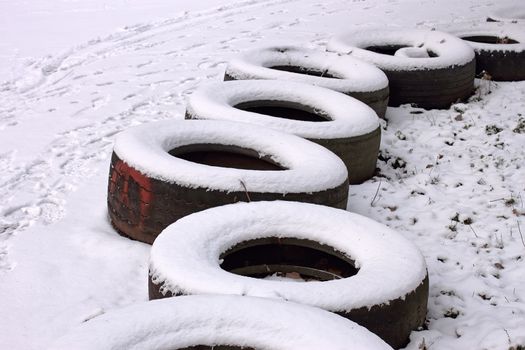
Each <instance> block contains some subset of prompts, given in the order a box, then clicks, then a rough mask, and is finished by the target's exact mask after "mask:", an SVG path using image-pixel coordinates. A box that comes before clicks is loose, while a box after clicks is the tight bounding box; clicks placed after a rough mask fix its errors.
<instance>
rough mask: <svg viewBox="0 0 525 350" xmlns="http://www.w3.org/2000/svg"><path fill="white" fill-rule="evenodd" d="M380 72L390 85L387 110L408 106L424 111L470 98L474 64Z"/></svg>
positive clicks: (472, 87) (473, 62)
mask: <svg viewBox="0 0 525 350" xmlns="http://www.w3.org/2000/svg"><path fill="white" fill-rule="evenodd" d="M384 72H385V74H386V75H387V77H388V80H389V81H390V100H389V103H388V105H389V106H391V107H398V106H400V105H402V104H407V103H410V104H412V105H414V106H417V107H420V108H424V109H448V108H450V105H451V104H453V103H456V102H458V101H462V100H466V99H467V98H469V97H470V96H471V95H472V93H473V91H474V77H475V72H476V61H475V60H472V61H470V62H468V63H467V64H464V65H461V66H453V67H448V68H442V69H431V70H413V71H388V70H385V71H384Z"/></svg>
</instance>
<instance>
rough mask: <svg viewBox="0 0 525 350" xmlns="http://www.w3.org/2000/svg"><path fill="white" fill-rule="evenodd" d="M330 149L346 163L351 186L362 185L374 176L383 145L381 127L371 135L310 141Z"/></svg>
mask: <svg viewBox="0 0 525 350" xmlns="http://www.w3.org/2000/svg"><path fill="white" fill-rule="evenodd" d="M310 141H313V142H315V143H317V144H319V145H321V146H324V147H326V148H328V149H329V150H330V151H332V152H333V153H335V154H336V155H337V156H338V157H339V158H341V160H342V161H343V162H344V163H345V165H346V167H347V169H348V181H349V183H350V184H360V183H362V182H364V181H366V180H368V179H370V178H371V177H373V176H374V173H375V170H376V162H377V155H378V154H379V146H380V144H381V127H378V128H377V129H375V130H374V131H372V132H371V133H368V134H365V135H359V136H355V137H349V138H340V139H310Z"/></svg>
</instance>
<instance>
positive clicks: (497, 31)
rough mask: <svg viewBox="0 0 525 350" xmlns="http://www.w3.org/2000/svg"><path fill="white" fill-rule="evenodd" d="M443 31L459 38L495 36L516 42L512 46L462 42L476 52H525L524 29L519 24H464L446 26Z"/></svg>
mask: <svg viewBox="0 0 525 350" xmlns="http://www.w3.org/2000/svg"><path fill="white" fill-rule="evenodd" d="M443 30H446V31H447V32H449V33H451V34H454V35H456V36H458V37H460V38H464V37H470V36H495V37H497V38H500V39H504V38H508V39H513V40H515V41H517V42H518V43H512V44H511V43H509V44H503V43H502V44H487V43H480V42H475V41H470V40H464V41H465V42H466V43H468V44H469V45H470V46H471V47H472V48H473V49H474V50H475V51H476V52H478V51H504V52H518V53H519V52H523V51H525V28H524V26H523V25H520V24H515V23H506V22H466V23H456V24H454V25H452V26H447V27H446V28H443Z"/></svg>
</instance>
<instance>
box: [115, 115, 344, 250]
mask: <svg viewBox="0 0 525 350" xmlns="http://www.w3.org/2000/svg"><path fill="white" fill-rule="evenodd" d="M206 157H208V159H211V161H212V162H214V161H219V163H218V164H213V163H211V164H212V165H215V166H210V165H206V164H210V163H206V162H205V161H203V159H206ZM228 157H230V158H228ZM224 158H226V160H225V162H226V163H224ZM199 162H200V163H201V164H199ZM228 162H230V163H228ZM241 163H242V164H241ZM239 164H240V165H239ZM246 164H247V165H248V166H249V167H248V169H246V168H244V169H243V168H240V167H241V166H244V165H246ZM231 166H234V168H228V167H231ZM253 169H258V170H253ZM280 169H284V170H280ZM347 197H348V180H347V171H346V167H345V165H344V163H343V162H342V161H341V160H340V159H339V158H338V157H337V156H335V155H334V154H333V153H331V152H330V151H328V150H326V149H325V148H323V147H321V146H319V145H316V144H314V143H312V142H309V141H307V140H304V139H302V138H300V137H297V136H293V135H289V134H285V133H280V132H277V131H274V130H271V129H266V128H263V127H259V126H255V125H249V124H243V123H233V122H226V121H209V120H208V121H206V120H193V121H188V120H168V121H162V122H156V123H150V124H145V125H141V126H138V127H135V128H132V129H129V130H126V131H124V132H122V133H121V134H120V135H119V136H118V137H117V140H116V142H115V146H114V150H113V156H112V159H111V167H110V174H109V184H108V212H109V217H110V220H111V223H112V224H113V226H114V227H115V228H116V229H117V231H118V232H119V233H121V234H123V235H125V236H128V237H130V238H132V239H136V240H139V241H142V242H146V243H152V242H153V240H154V239H155V237H156V236H157V235H158V234H159V233H160V232H161V231H162V230H163V229H164V228H166V227H167V226H168V225H170V224H171V223H173V222H175V221H176V220H178V219H180V218H181V217H183V216H186V215H188V214H191V213H194V212H197V211H200V210H203V209H207V208H211V207H215V206H219V205H223V204H230V203H234V202H237V201H260V200H275V199H287V200H291V201H304V202H311V203H318V204H323V205H327V206H331V207H336V208H346V204H347Z"/></svg>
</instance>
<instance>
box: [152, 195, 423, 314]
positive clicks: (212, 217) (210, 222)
mask: <svg viewBox="0 0 525 350" xmlns="http://www.w3.org/2000/svg"><path fill="white" fill-rule="evenodd" d="M265 237H278V238H298V239H306V240H310V241H314V242H319V243H321V244H322V245H327V246H330V247H332V248H333V249H335V250H336V251H338V252H341V253H342V254H344V255H346V256H347V257H349V258H351V259H352V260H354V261H355V267H356V268H358V269H359V271H358V272H357V274H356V275H354V276H351V277H347V278H342V279H337V280H331V281H323V282H320V281H315V282H309V283H307V284H302V283H299V284H298V283H293V282H282V281H272V280H265V279H257V278H251V277H245V276H240V275H236V274H233V273H230V272H228V271H225V270H223V269H221V268H220V256H221V255H222V253H224V252H226V251H227V250H228V249H229V248H232V247H234V246H235V245H237V244H239V243H241V242H244V241H250V240H254V239H258V238H265ZM150 274H151V275H152V277H153V281H154V282H155V283H156V284H162V283H165V284H164V286H163V289H164V292H167V291H170V292H172V293H173V294H178V293H182V294H237V295H250V296H258V297H267V298H275V299H284V300H290V301H294V302H297V303H301V304H307V305H312V306H318V307H321V308H324V309H326V310H330V311H351V310H354V309H359V308H361V307H367V308H371V307H372V306H374V305H381V304H385V303H389V302H390V301H392V300H395V299H398V298H404V297H405V296H406V295H407V294H408V293H410V292H413V291H414V290H415V289H416V288H417V287H418V286H419V285H420V284H421V283H422V282H423V280H424V279H425V277H426V275H427V271H426V266H425V261H424V258H423V256H422V255H421V253H420V252H419V250H418V249H417V248H416V247H415V246H414V245H413V244H412V243H411V242H410V241H408V240H407V239H406V238H404V237H403V236H401V235H399V234H398V233H396V232H394V231H393V230H391V229H389V228H388V227H387V226H385V225H382V224H380V223H377V222H375V221H374V220H370V219H368V218H366V217H364V216H361V215H357V214H353V213H349V212H347V211H345V210H340V209H333V208H328V207H324V206H319V205H313V204H306V203H294V202H282V201H275V202H253V203H237V204H232V205H228V206H222V207H217V208H212V209H208V210H205V211H201V212H198V213H195V214H193V215H190V216H186V217H184V218H182V219H180V220H178V221H177V222H176V223H174V224H172V225H170V226H168V227H167V228H166V229H165V230H164V231H162V233H161V234H160V235H159V236H158V237H157V239H156V240H155V242H154V244H153V247H152V249H151V258H150Z"/></svg>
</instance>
